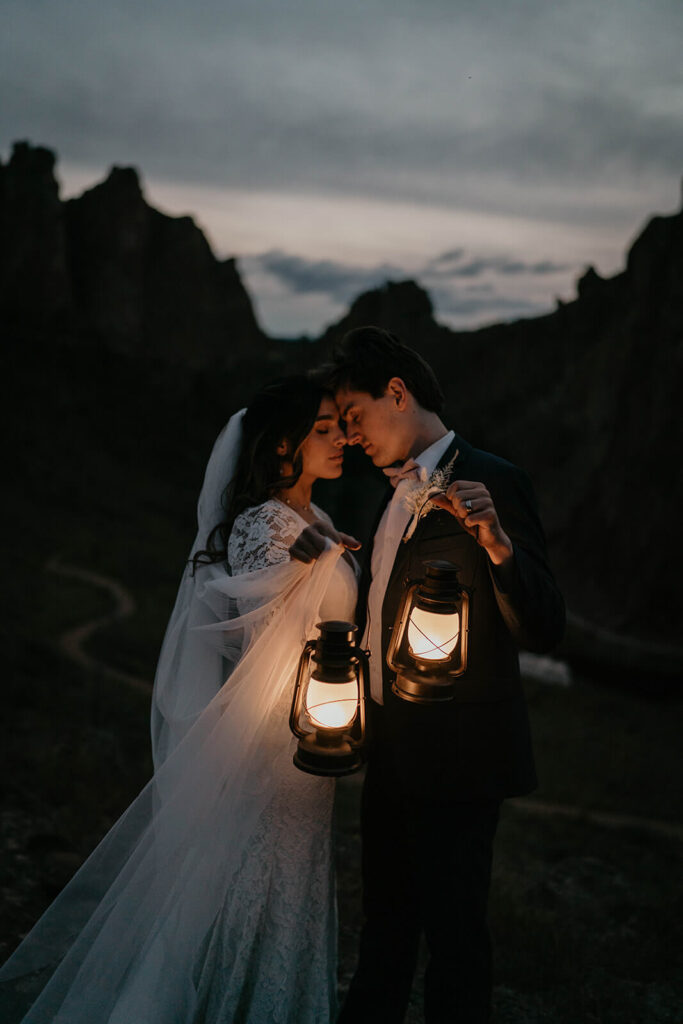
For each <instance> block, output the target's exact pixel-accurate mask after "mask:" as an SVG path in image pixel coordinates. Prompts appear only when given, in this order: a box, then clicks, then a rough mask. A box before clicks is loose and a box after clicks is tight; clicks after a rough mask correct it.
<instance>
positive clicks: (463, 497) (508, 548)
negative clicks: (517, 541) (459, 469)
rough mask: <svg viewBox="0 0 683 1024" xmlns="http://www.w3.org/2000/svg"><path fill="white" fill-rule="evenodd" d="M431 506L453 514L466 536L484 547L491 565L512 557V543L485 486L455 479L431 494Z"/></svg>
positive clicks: (476, 482) (475, 482) (471, 481)
mask: <svg viewBox="0 0 683 1024" xmlns="http://www.w3.org/2000/svg"><path fill="white" fill-rule="evenodd" d="M432 502H433V504H434V505H438V506H439V508H443V509H445V510H446V511H447V512H450V513H451V515H454V516H455V517H456V519H457V520H458V522H459V523H460V525H461V526H462V527H463V529H464V530H466V531H467V533H469V534H471V535H472V536H473V537H474V539H475V540H476V542H477V544H480V545H481V547H483V548H484V550H485V551H486V553H487V555H488V556H489V558H490V559H491V561H492V562H493V564H494V565H502V564H503V563H504V562H506V561H507V560H508V559H509V558H512V555H513V548H512V541H511V540H510V538H509V537H508V535H507V533H506V532H505V530H504V529H503V527H502V526H501V525H500V520H499V518H498V513H497V512H496V507H495V505H494V504H493V498H492V497H491V495H490V494H489V491H488V488H487V487H486V485H485V484H482V483H479V482H478V481H475V480H455V481H454V482H453V483H452V484H451V485H450V486H449V487H448V489H447V490H446V491H445V492H444V493H443V494H435V495H434V497H433V498H432Z"/></svg>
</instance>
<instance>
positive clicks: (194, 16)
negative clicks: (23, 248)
mask: <svg viewBox="0 0 683 1024" xmlns="http://www.w3.org/2000/svg"><path fill="white" fill-rule="evenodd" d="M681 40H683V0H564V2H556V0H343V2H340V0H336V2H334V3H332V2H327V0H239V2H238V0H206V2H202V0H197V2H196V4H194V5H191V4H190V3H189V2H187V0H185V2H184V3H180V2H179V0H145V2H144V3H141V2H140V0H135V2H133V0H109V2H107V3H104V2H103V0H2V3H1V4H0V154H1V156H2V158H3V159H6V158H7V157H8V155H9V152H10V150H11V143H12V142H13V141H14V140H16V139H23V138H27V139H29V140H31V141H32V142H34V143H36V144H38V143H40V144H43V145H48V146H50V147H52V148H54V149H55V150H56V151H57V152H58V154H59V166H58V176H59V178H60V181H61V184H62V193H63V195H64V196H69V195H74V194H78V193H79V192H80V191H82V190H83V189H84V188H86V187H88V186H89V185H91V184H93V183H95V182H96V181H99V180H101V178H102V177H103V176H104V175H105V174H106V172H107V170H108V168H109V167H110V166H111V165H112V164H119V165H125V164H133V165H135V166H136V167H138V168H139V170H140V172H141V175H142V177H143V181H144V186H145V190H146V194H147V197H148V199H149V201H150V202H152V203H153V204H154V205H157V206H159V207H161V208H162V209H164V210H165V211H167V212H169V213H172V214H183V213H191V214H192V215H193V216H194V217H195V219H196V220H197V222H198V223H199V224H200V226H201V227H202V228H203V229H204V230H205V232H206V233H207V235H208V237H209V239H210V241H211V243H212V245H213V247H214V249H215V251H216V253H217V254H219V255H221V256H227V255H236V256H238V257H239V260H240V266H241V268H242V271H243V274H244V276H245V278H246V280H247V282H248V285H249V287H250V291H251V293H252V296H253V298H254V302H255V305H256V309H257V313H258V315H259V317H260V319H261V322H262V323H263V325H264V327H265V328H266V329H267V330H269V331H270V332H272V333H275V334H280V335H287V334H298V333H301V332H308V333H312V334H314V333H317V332H318V331H319V330H320V329H321V328H322V327H323V326H324V325H326V324H327V323H329V322H330V321H332V320H334V319H336V318H337V317H338V316H339V315H341V313H342V312H343V310H344V309H345V307H346V306H347V305H348V302H349V301H350V300H351V299H352V298H354V297H355V296H356V295H357V294H358V293H359V292H361V291H362V290H364V289H366V288H368V287H370V286H373V285H376V284H378V283H380V282H382V281H384V280H387V279H391V280H400V279H402V278H405V277H407V276H412V277H417V279H418V280H420V281H421V282H422V284H423V285H424V286H425V287H427V288H428V290H429V292H430V294H431V296H432V299H433V301H434V304H435V307H436V312H437V316H438V318H439V319H441V320H443V321H444V322H447V323H450V324H453V325H475V324H481V323H487V322H491V321H494V320H499V319H511V318H514V317H516V316H520V315H529V314H534V313H536V312H540V311H543V310H546V309H550V308H552V307H553V305H554V302H555V298H556V297H557V296H561V297H564V298H569V297H571V296H572V295H573V294H574V288H575V280H576V277H577V276H578V275H579V274H580V273H581V272H582V270H583V268H584V267H585V266H586V265H587V264H589V263H592V264H594V265H595V266H596V268H597V269H598V270H599V271H600V272H602V273H604V274H609V273H613V272H614V271H615V270H617V269H619V267H620V266H621V265H622V263H623V258H624V254H625V250H626V248H627V246H628V245H629V244H630V242H631V241H632V240H633V237H634V235H635V234H636V233H637V232H638V231H639V230H640V228H641V227H642V226H643V224H644V222H645V220H646V219H647V218H648V217H649V216H650V215H651V214H652V213H655V212H671V211H672V210H674V209H676V208H678V206H679V201H680V179H681V175H682V174H683V71H682V68H683V61H681V58H680V51H681Z"/></svg>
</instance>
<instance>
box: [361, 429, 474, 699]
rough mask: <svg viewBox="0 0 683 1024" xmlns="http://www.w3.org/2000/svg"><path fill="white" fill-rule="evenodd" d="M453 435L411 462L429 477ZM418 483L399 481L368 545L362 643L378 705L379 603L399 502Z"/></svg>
mask: <svg viewBox="0 0 683 1024" xmlns="http://www.w3.org/2000/svg"><path fill="white" fill-rule="evenodd" d="M454 437H455V434H454V433H453V431H452V430H449V432H448V433H447V434H444V436H443V437H440V438H439V440H438V441H435V442H434V444H431V445H430V446H429V448H426V449H425V450H424V451H423V452H421V454H420V455H417V456H415V459H414V461H415V462H417V463H418V465H419V466H421V467H422V469H423V470H425V471H426V476H430V475H431V474H432V473H433V472H434V470H435V469H436V467H437V466H438V464H439V460H440V459H441V457H442V456H443V455H444V454H445V452H446V450H447V448H448V446H449V444H450V443H451V441H452V440H453V438H454ZM422 475H423V476H424V475H425V473H424V472H423V473H422ZM417 483H418V482H417V481H416V480H414V479H408V480H405V479H404V480H400V481H399V483H398V486H397V487H396V490H395V491H394V493H393V495H392V498H391V501H390V502H389V504H388V505H387V507H386V508H385V510H384V515H383V516H382V518H381V520H380V523H379V526H378V527H377V532H376V533H375V541H374V544H373V547H372V558H371V561H370V572H371V576H372V581H371V583H370V590H369V591H368V615H367V624H366V627H365V635H364V638H363V646H364V647H365V648H366V649H367V648H369V650H370V694H371V696H372V699H373V700H375V701H377V703H378V704H383V703H384V698H383V696H382V605H383V604H384V595H385V593H386V590H387V584H388V582H389V577H390V576H391V570H392V568H393V565H394V560H395V558H396V551H397V550H398V545H399V544H400V542H401V538H402V537H403V534H404V533H405V529H406V526H407V525H408V523H409V521H410V518H411V513H410V511H409V510H408V509H407V508H406V507H405V505H404V504H403V497H404V495H405V494H406V492H407V491H409V490H410V489H411V488H412V487H415V486H416V484H417Z"/></svg>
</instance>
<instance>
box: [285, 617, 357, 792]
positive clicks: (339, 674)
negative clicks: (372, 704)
mask: <svg viewBox="0 0 683 1024" xmlns="http://www.w3.org/2000/svg"><path fill="white" fill-rule="evenodd" d="M316 628H317V629H319V630H320V636H319V637H318V638H317V639H316V640H309V641H308V642H307V643H306V645H305V646H304V649H303V652H302V654H301V657H300V659H299V667H298V671H297V676H296V682H295V684H294V694H293V696H292V706H291V710H290V714H289V726H290V729H291V731H292V732H293V734H294V735H295V736H296V737H297V739H298V740H299V743H298V744H297V749H296V752H295V754H294V764H295V765H296V767H297V768H299V769H300V770H301V771H303V772H307V773H308V774H309V775H323V776H335V777H339V776H343V775H351V774H353V772H357V771H358V770H359V769H360V768H362V766H363V764H364V763H365V750H366V742H367V716H366V708H365V703H366V699H367V679H368V655H367V653H366V652H365V651H364V650H362V649H361V648H360V647H359V646H358V644H357V643H356V642H355V639H354V635H355V633H356V632H357V629H358V627H357V626H355V625H353V623H351V622H344V621H341V620H336V619H334V620H329V621H326V622H319V623H318V624H317V627H316ZM312 663H313V665H315V676H316V678H317V679H318V680H319V681H320V682H325V683H330V684H332V685H334V684H336V683H340V684H344V683H349V682H352V681H354V680H356V682H357V687H358V697H357V707H356V712H355V714H354V717H353V719H352V720H351V722H349V723H348V724H346V725H343V726H324V725H320V724H318V723H316V722H315V721H313V720H312V719H311V716H310V714H309V713H308V712H307V710H306V707H305V696H306V691H307V688H308V684H309V682H310V680H311V677H312V675H313V671H314V670H313V667H312ZM305 718H308V720H309V721H310V724H311V728H310V730H306V729H304V728H302V726H301V721H302V719H305Z"/></svg>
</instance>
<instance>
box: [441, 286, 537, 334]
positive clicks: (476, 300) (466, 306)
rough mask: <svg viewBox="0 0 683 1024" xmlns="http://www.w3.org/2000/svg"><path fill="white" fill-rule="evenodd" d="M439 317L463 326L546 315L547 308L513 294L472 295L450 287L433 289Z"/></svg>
mask: <svg viewBox="0 0 683 1024" xmlns="http://www.w3.org/2000/svg"><path fill="white" fill-rule="evenodd" d="M429 294H430V296H431V299H432V302H433V304H434V308H435V311H436V317H437V319H438V320H445V321H447V322H449V323H452V324H457V325H460V326H464V325H474V324H477V325H479V324H482V323H485V322H487V323H490V322H493V321H496V320H512V319H515V318H517V317H520V316H532V315H536V314H538V313H540V312H542V311H543V310H544V309H545V308H547V305H548V304H546V305H543V304H541V303H537V302H531V301H529V300H528V299H524V298H521V297H519V298H518V297H515V296H510V295H492V294H490V293H486V294H479V293H478V292H477V293H475V294H472V293H471V292H465V293H462V292H457V291H451V290H449V289H446V288H438V287H436V288H434V287H432V288H430V289H429Z"/></svg>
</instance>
